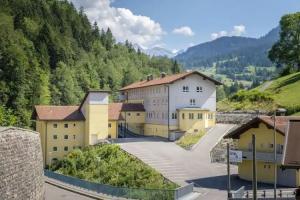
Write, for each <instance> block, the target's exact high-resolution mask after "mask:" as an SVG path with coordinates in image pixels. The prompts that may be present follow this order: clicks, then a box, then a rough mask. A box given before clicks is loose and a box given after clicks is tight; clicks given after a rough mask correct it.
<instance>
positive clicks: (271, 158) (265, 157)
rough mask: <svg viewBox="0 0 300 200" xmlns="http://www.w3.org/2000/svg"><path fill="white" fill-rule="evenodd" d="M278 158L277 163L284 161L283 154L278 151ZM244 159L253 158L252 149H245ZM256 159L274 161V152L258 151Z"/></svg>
mask: <svg viewBox="0 0 300 200" xmlns="http://www.w3.org/2000/svg"><path fill="white" fill-rule="evenodd" d="M276 158H277V159H276V161H277V163H279V164H280V163H281V161H282V154H281V153H277V156H276ZM243 160H253V156H252V151H243ZM256 160H258V161H264V162H273V161H274V153H272V152H270V153H266V152H256Z"/></svg>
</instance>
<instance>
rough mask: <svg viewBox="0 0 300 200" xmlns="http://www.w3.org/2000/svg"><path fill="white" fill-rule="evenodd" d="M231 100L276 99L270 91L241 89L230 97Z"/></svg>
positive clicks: (269, 100)
mask: <svg viewBox="0 0 300 200" xmlns="http://www.w3.org/2000/svg"><path fill="white" fill-rule="evenodd" d="M230 100H231V101H235V102H239V101H250V102H263V101H268V102H272V101H273V100H274V99H273V97H272V95H271V94H270V93H268V92H260V91H258V90H249V91H247V90H240V91H238V92H237V93H236V94H234V95H233V96H231V97H230Z"/></svg>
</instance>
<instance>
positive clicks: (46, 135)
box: [44, 121, 48, 166]
mask: <svg viewBox="0 0 300 200" xmlns="http://www.w3.org/2000/svg"><path fill="white" fill-rule="evenodd" d="M47 127H48V122H47V121H46V131H45V133H46V134H45V152H44V153H45V166H46V165H47V137H48V129H47Z"/></svg>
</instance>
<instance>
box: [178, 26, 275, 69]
mask: <svg viewBox="0 0 300 200" xmlns="http://www.w3.org/2000/svg"><path fill="white" fill-rule="evenodd" d="M278 39H279V27H276V28H274V29H272V30H271V31H269V32H268V33H267V34H266V35H264V36H262V37H259V38H251V37H241V36H225V37H221V38H218V39H215V40H213V41H209V42H205V43H201V44H198V45H195V46H193V47H190V48H188V49H187V50H186V51H185V52H183V53H181V54H178V55H177V56H175V59H176V60H177V61H179V62H180V63H181V64H183V66H185V67H186V68H194V67H210V66H209V65H212V63H213V62H217V61H219V60H221V59H222V58H223V57H228V56H231V57H233V55H237V54H238V51H242V52H245V51H247V50H246V49H247V48H255V47H258V46H261V45H263V49H262V50H264V51H265V52H264V57H263V58H262V59H263V64H266V63H267V64H268V65H271V62H270V61H269V60H268V58H267V55H266V53H267V51H266V50H268V48H270V47H271V46H272V45H273V44H274V43H275V42H276V41H277V40H278ZM241 56H243V54H242V55H241Z"/></svg>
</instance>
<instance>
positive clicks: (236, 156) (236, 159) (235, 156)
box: [229, 150, 243, 163]
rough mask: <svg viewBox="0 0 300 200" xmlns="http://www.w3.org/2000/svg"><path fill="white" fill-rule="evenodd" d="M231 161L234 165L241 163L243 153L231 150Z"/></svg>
mask: <svg viewBox="0 0 300 200" xmlns="http://www.w3.org/2000/svg"><path fill="white" fill-rule="evenodd" d="M229 161H230V162H233V163H240V162H242V161H243V153H242V151H235V150H229Z"/></svg>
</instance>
